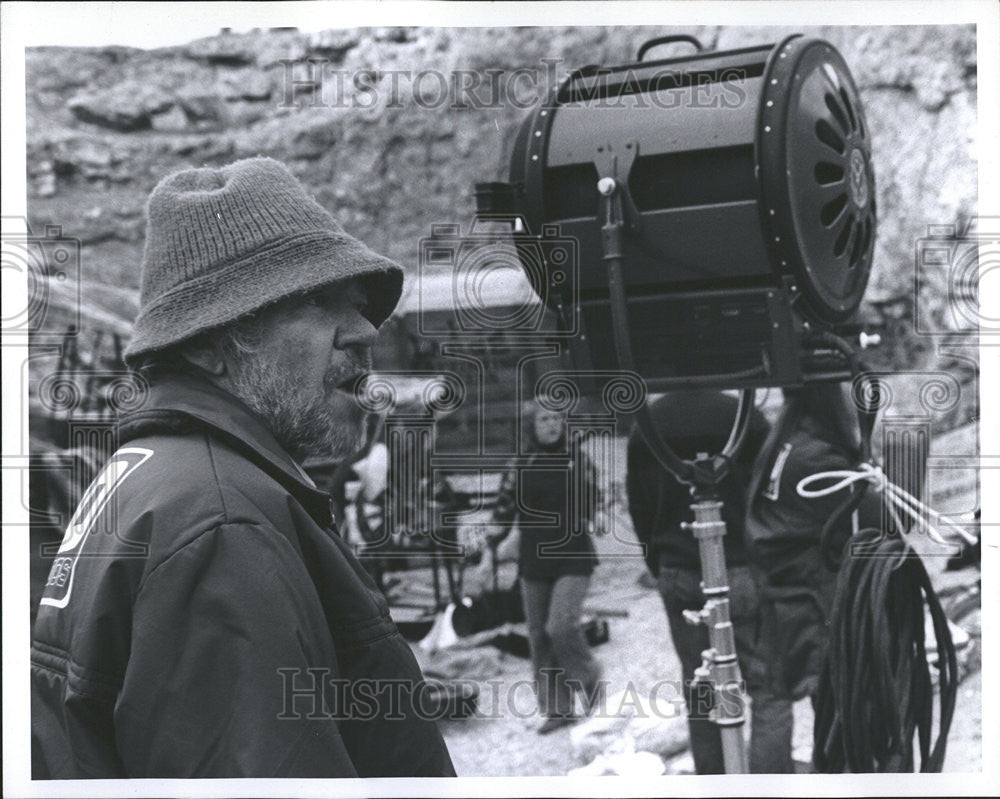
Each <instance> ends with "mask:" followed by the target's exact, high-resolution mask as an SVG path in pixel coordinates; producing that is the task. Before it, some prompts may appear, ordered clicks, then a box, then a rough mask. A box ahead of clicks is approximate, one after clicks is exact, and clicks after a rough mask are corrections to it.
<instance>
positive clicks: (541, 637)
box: [490, 402, 601, 735]
mask: <svg viewBox="0 0 1000 799" xmlns="http://www.w3.org/2000/svg"><path fill="white" fill-rule="evenodd" d="M531 411H532V416H531V419H530V441H529V444H528V451H529V452H530V453H531V460H530V462H529V463H528V464H527V465H526V466H523V467H521V468H519V469H516V470H513V471H512V472H510V473H509V474H508V475H506V476H505V478H504V481H503V483H502V485H501V488H500V493H499V496H498V499H497V507H496V510H495V512H494V521H496V522H497V523H499V524H500V525H501V526H502V527H503V532H501V533H499V534H496V535H494V536H492V537H491V539H490V544H491V547H492V548H493V549H494V550H495V549H496V546H497V545H498V544H499V542H500V541H501V540H502V539H503V538H504V537H506V535H507V534H508V533H509V532H510V530H511V529H512V527H513V525H514V523H515V521H516V523H517V527H518V530H519V534H520V540H519V545H518V575H519V577H520V581H521V595H522V599H523V602H524V614H525V618H526V621H527V626H528V644H529V647H530V650H531V663H532V668H533V670H534V675H535V680H536V690H537V695H538V709H539V712H540V713H541V715H542V716H543V717H544V721H543V722H542V724H541V726H540V727H539V728H538V732H539V733H540V734H542V735H546V734H548V733H550V732H552V731H554V730H557V729H559V728H560V727H563V726H565V725H567V724H572V723H573V722H574V721H575V720H576V716H575V713H574V705H573V696H574V692H576V693H579V694H580V695H581V697H582V700H583V704H584V707H585V708H586V709H587V710H588V711H590V710H591V709H592V708H593V707H594V705H595V704H596V703H597V702H598V700H599V698H600V676H601V666H600V665H599V663H598V662H597V660H596V659H595V658H594V656H593V655H592V654H591V652H590V648H589V646H588V644H587V641H586V639H585V638H584V635H583V631H582V629H581V627H580V615H581V610H582V607H583V600H584V597H585V596H586V594H587V589H588V588H589V587H590V578H591V575H592V574H593V571H594V567H595V566H596V565H597V553H596V550H595V548H594V541H593V537H592V525H593V512H594V510H595V509H596V504H597V496H598V495H597V490H598V489H597V474H596V471H595V469H594V465H593V463H592V462H591V461H590V459H589V458H588V457H587V454H586V453H585V452H584V451H583V449H582V448H581V447H577V446H573V445H572V444H571V442H568V441H567V434H566V417H565V415H564V414H563V413H560V412H556V411H552V410H548V409H547V408H545V407H544V406H543V405H541V404H539V403H537V402H536V403H534V404H533V407H532V408H531ZM542 514H545V516H542ZM546 516H547V518H546ZM494 557H495V556H494Z"/></svg>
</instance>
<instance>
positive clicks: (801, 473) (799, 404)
mask: <svg viewBox="0 0 1000 799" xmlns="http://www.w3.org/2000/svg"><path fill="white" fill-rule="evenodd" d="M848 389H849V386H847V385H840V384H835V383H832V384H816V385H810V386H806V387H804V388H800V389H789V390H786V391H785V404H784V407H783V408H782V411H781V414H780V416H779V417H778V420H777V422H776V423H775V426H774V429H773V430H772V432H771V435H770V436H769V437H768V440H767V442H766V443H765V445H764V448H763V450H762V451H761V453H760V456H759V457H758V459H757V462H756V463H755V464H754V469H753V477H752V480H751V484H750V493H749V497H750V498H749V501H748V506H747V518H746V530H747V538H748V541H749V553H750V563H751V567H752V569H753V571H754V574H755V577H756V579H757V582H758V584H759V586H760V596H761V625H760V630H759V640H758V650H759V651H760V652H761V653H762V655H763V657H762V667H763V669H764V674H763V676H764V679H765V680H766V681H767V684H768V686H769V689H770V690H771V691H773V692H774V693H775V694H776V695H777V696H780V697H785V698H786V699H788V700H789V701H792V700H798V699H801V698H803V697H807V696H812V695H813V694H814V692H815V690H816V686H817V683H818V681H819V675H820V670H821V666H822V662H823V658H824V655H825V653H826V648H827V621H828V618H829V614H830V608H831V605H832V602H833V595H834V592H835V588H836V583H837V572H836V571H834V570H833V569H831V568H830V566H828V565H827V563H826V562H825V559H824V554H823V542H822V541H821V533H822V531H823V527H824V525H825V524H826V523H827V522H828V520H830V519H831V517H833V516H834V515H835V514H834V511H835V510H836V509H837V508H838V506H840V505H841V503H843V502H844V501H845V499H846V497H847V491H839V492H837V493H834V494H829V495H826V496H821V497H802V496H800V495H799V493H798V491H797V490H796V487H797V486H798V484H799V482H800V481H801V480H802V479H804V478H806V477H809V476H811V475H814V474H817V473H819V472H827V471H838V470H854V469H856V468H857V466H858V461H859V458H860V449H859V447H860V441H861V439H860V431H859V428H858V421H857V414H856V412H855V410H854V407H853V405H852V401H851V399H850V398H849V391H848ZM831 482H835V481H831ZM821 487H822V485H821V484H820V485H810V489H818V488H821ZM854 490H858V487H857V486H853V487H852V488H851V489H850V491H854ZM881 526H882V504H881V500H880V498H879V496H878V494H876V493H874V492H872V491H869V492H867V494H866V495H865V497H864V499H863V501H862V503H861V505H860V506H859V507H858V509H857V511H856V513H855V514H849V515H847V516H846V517H844V518H841V519H839V520H838V521H837V524H836V526H835V527H834V528H832V530H831V534H830V536H829V541H828V543H827V546H828V547H829V548H830V549H831V553H832V555H833V556H834V557H833V560H837V559H839V556H840V554H841V552H842V550H843V548H844V546H845V544H846V542H847V540H848V539H849V538H850V536H851V534H852V532H853V531H854V529H855V527H857V529H862V528H866V527H876V528H881ZM784 746H785V748H787V749H789V750H790V748H791V731H790V730H789V733H788V736H787V738H786V741H785V743H784Z"/></svg>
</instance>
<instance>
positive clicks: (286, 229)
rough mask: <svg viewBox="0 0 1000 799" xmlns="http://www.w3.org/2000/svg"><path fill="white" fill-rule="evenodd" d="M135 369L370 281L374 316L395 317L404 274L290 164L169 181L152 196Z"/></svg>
mask: <svg viewBox="0 0 1000 799" xmlns="http://www.w3.org/2000/svg"><path fill="white" fill-rule="evenodd" d="M148 220H149V221H148V225H147V230H146V250H145V253H144V255H143V262H142V287H141V290H140V302H139V314H138V316H137V317H136V320H135V327H134V331H133V336H132V341H131V342H130V343H129V345H128V347H127V348H126V350H125V359H126V360H127V361H129V362H134V360H135V359H136V358H137V357H138V356H140V355H142V354H145V353H149V352H153V351H155V350H160V349H163V348H165V347H168V346H170V345H172V344H177V343H178V342H181V341H184V340H185V339H188V338H190V337H191V336H193V335H195V334H197V333H201V332H204V331H206V330H211V329H212V328H216V327H220V326H222V325H225V324H228V323H229V322H233V321H235V320H237V319H239V318H240V317H243V316H246V315H248V314H251V313H253V312H254V311H258V310H260V309H261V308H264V307H265V306H267V305H270V304H272V303H274V302H277V301H278V300H281V299H284V298H285V297H289V296H291V295H293V294H298V293H301V292H309V291H315V290H317V289H321V288H324V287H326V286H329V285H331V284H334V283H339V282H341V281H344V280H349V279H351V278H356V277H367V278H370V279H371V281H372V283H371V288H370V290H369V292H368V293H369V296H368V310H367V311H366V315H368V317H369V318H370V319H371V321H372V322H373V324H375V326H376V327H377V326H379V325H381V323H382V322H383V321H385V319H386V318H387V317H388V316H389V314H390V313H392V309H393V308H395V307H396V303H397V302H398V301H399V295H400V293H401V291H402V288H403V270H402V269H401V268H400V267H399V265H398V264H396V263H395V262H393V261H390V260H389V259H388V258H385V257H383V256H381V255H378V254H377V253H374V252H372V251H371V250H370V249H368V247H366V246H365V245H364V244H362V243H361V242H360V241H358V240H357V239H355V238H354V237H353V236H350V235H348V234H347V233H345V232H344V230H343V229H342V228H341V227H340V225H339V224H337V221H336V220H335V219H334V218H333V217H332V216H331V215H330V213H329V212H327V211H326V209H324V208H323V207H322V206H320V205H319V203H317V202H316V201H315V200H314V199H313V198H312V197H311V196H310V195H309V194H308V193H307V192H306V190H305V189H304V188H303V186H302V184H300V183H299V182H298V180H296V179H295V177H294V176H293V175H292V173H291V172H289V171H288V168H287V167H286V166H284V164H281V163H279V162H278V161H275V160H274V159H271V158H249V159H246V160H243V161H237V162H235V163H233V164H230V165H229V166H224V167H222V168H218V169H216V168H209V167H205V168H202V169H189V170H185V171H183V172H178V173H176V174H174V175H170V176H169V177H166V178H164V179H163V180H162V181H160V183H159V184H158V185H157V186H156V188H155V189H153V193H152V194H151V195H150V197H149V207H148Z"/></svg>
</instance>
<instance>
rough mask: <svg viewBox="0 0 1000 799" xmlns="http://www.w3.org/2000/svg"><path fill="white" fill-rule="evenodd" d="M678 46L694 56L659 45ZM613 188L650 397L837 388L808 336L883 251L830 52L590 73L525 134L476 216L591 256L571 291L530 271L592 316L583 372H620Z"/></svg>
mask: <svg viewBox="0 0 1000 799" xmlns="http://www.w3.org/2000/svg"><path fill="white" fill-rule="evenodd" d="M677 38H683V39H686V40H688V41H692V42H693V40H691V38H690V37H666V38H665V39H663V40H655V41H654V42H650V43H647V44H648V45H655V44H662V43H665V42H666V41H669V40H673V39H677ZM693 43H695V44H696V46H698V45H697V43H696V42H693ZM699 48H700V46H699ZM646 49H647V48H646V47H644V48H643V49H642V50H640V56H639V57H640V59H641V57H642V54H643V53H644V52H645V50H646ZM607 178H613V179H615V180H616V181H617V185H619V186H621V187H622V191H621V195H622V196H621V202H622V209H623V212H624V216H625V219H626V222H627V224H626V231H625V235H624V242H623V244H624V247H623V252H622V255H623V259H622V263H623V277H624V284H625V290H626V293H627V297H628V322H629V325H628V326H629V328H630V337H631V347H632V351H633V353H634V359H635V368H636V370H637V371H638V372H639V373H640V374H642V376H643V377H644V378H645V379H646V380H647V382H648V384H649V385H650V388H651V389H653V390H657V389H664V388H670V387H680V386H683V385H704V384H717V385H725V386H729V387H752V386H766V385H794V384H798V383H801V382H802V381H803V380H805V379H811V378H813V377H815V376H816V375H822V373H823V372H824V370H827V372H829V370H830V368H831V366H830V361H829V358H827V359H826V360H825V361H824V357H823V356H822V354H821V353H820V352H819V351H818V350H816V348H814V347H812V346H811V345H810V344H809V337H810V335H811V334H812V333H813V332H815V331H818V330H824V329H826V330H829V329H834V328H835V327H836V326H837V325H841V324H843V323H845V322H847V321H848V320H850V318H851V316H852V314H853V313H854V312H855V310H856V309H857V307H858V304H859V302H860V301H861V297H862V294H863V293H864V290H865V287H866V285H867V282H868V276H869V272H870V269H871V259H872V249H873V245H874V239H875V191H874V176H873V171H872V163H871V146H870V132H869V130H868V126H867V124H866V121H865V115H864V111H863V109H862V107H861V103H860V101H859V97H858V91H857V88H856V86H855V84H854V81H853V79H852V78H851V74H850V72H849V70H848V68H847V65H846V64H845V63H844V60H843V58H842V57H841V55H840V54H839V53H838V52H837V50H836V49H835V48H834V47H833V46H832V45H831V44H829V43H828V42H826V41H822V40H819V39H809V38H803V37H801V36H792V37H789V38H787V39H785V40H784V41H782V42H781V43H779V44H777V45H765V46H760V47H752V48H745V49H739V50H728V51H716V52H701V51H700V49H699V52H697V53H696V54H694V55H689V56H686V57H682V58H670V59H666V60H659V61H641V60H640V61H638V62H637V63H633V64H627V65H624V66H619V67H613V68H597V67H589V68H585V69H582V70H579V71H578V72H576V73H574V74H573V75H572V76H571V77H570V78H569V79H567V80H566V81H565V82H564V83H563V84H562V85H561V86H560V87H559V88H558V90H557V91H555V92H553V94H552V96H550V97H549V99H548V100H547V101H546V102H544V103H543V104H542V105H541V106H539V107H538V108H537V109H535V111H534V112H533V113H532V114H530V115H529V117H528V118H527V119H526V120H525V121H524V123H523V124H522V126H521V128H520V130H519V133H518V136H517V139H516V142H515V146H514V149H513V154H512V159H511V166H510V183H509V184H482V185H481V186H480V187H477V188H478V191H477V196H478V200H479V211H480V212H481V213H494V214H496V213H502V212H514V213H516V214H518V215H520V216H521V217H522V218H523V221H524V222H525V224H526V227H527V230H528V232H529V233H530V234H536V233H539V232H541V231H542V230H544V229H545V228H544V226H546V225H553V224H555V225H558V226H559V232H560V235H561V236H563V237H570V238H575V239H577V240H578V242H579V247H578V252H579V254H580V263H579V280H578V283H577V284H575V285H569V284H564V288H563V289H562V293H560V287H559V286H556V285H554V284H553V283H552V282H551V281H550V280H549V278H550V271H552V270H543V271H542V272H541V273H539V270H538V269H537V265H535V264H532V268H531V269H530V270H528V269H526V272H527V273H528V276H529V279H531V280H532V282H533V283H534V284H536V285H535V288H536V290H537V291H538V293H539V296H541V297H543V298H544V299H546V301H547V302H549V303H550V304H552V303H557V304H559V305H560V306H561V308H560V310H561V312H562V313H563V314H564V315H565V314H578V315H579V318H578V319H577V320H576V322H577V323H578V324H579V326H580V327H581V328H582V330H583V331H584V334H585V335H584V336H583V337H582V338H581V339H579V340H578V341H577V353H578V357H579V358H580V359H581V360H582V365H583V366H587V367H590V368H593V369H595V370H607V369H614V368H615V366H616V363H617V360H616V357H615V354H614V347H613V343H612V340H611V333H610V330H611V314H610V308H609V289H608V271H607V266H606V261H605V257H604V256H605V254H606V252H605V246H606V242H605V241H604V240H602V225H603V224H604V222H605V220H604V219H603V218H602V216H603V215H605V214H606V210H607V209H606V206H604V205H602V196H601V192H600V191H599V189H598V184H599V182H600V181H601V180H602V179H607ZM525 239H527V237H525ZM532 252H537V246H536V247H535V248H534V250H533V251H532ZM542 281H548V285H545V284H543V282H542ZM570 292H572V294H571V293H570ZM826 355H827V356H828V355H829V353H828V352H827V353H826ZM828 376H829V375H828Z"/></svg>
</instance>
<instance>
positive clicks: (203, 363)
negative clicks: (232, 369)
mask: <svg viewBox="0 0 1000 799" xmlns="http://www.w3.org/2000/svg"><path fill="white" fill-rule="evenodd" d="M181 355H182V356H183V358H184V360H186V361H187V362H188V363H190V364H192V365H193V366H197V367H198V368H199V369H201V370H202V371H203V372H206V373H207V374H210V375H211V376H212V377H222V376H223V375H225V373H226V361H225V359H224V358H223V357H222V353H221V352H220V351H219V348H218V347H215V346H213V345H212V344H211V343H210V342H208V341H205V342H200V343H198V344H195V345H193V346H190V347H185V348H184V349H183V351H182V352H181Z"/></svg>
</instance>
